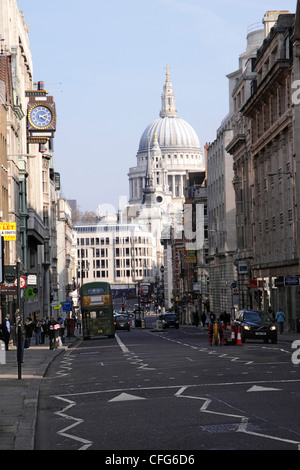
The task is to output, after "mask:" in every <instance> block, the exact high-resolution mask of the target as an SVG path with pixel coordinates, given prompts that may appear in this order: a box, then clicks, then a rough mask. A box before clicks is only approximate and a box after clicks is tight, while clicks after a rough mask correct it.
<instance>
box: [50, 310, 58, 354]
mask: <svg viewBox="0 0 300 470" xmlns="http://www.w3.org/2000/svg"><path fill="white" fill-rule="evenodd" d="M56 325H57V322H56V321H55V320H54V317H53V316H52V317H51V318H50V321H49V323H48V328H49V330H48V334H49V349H54V348H55V340H56V328H55V327H56Z"/></svg>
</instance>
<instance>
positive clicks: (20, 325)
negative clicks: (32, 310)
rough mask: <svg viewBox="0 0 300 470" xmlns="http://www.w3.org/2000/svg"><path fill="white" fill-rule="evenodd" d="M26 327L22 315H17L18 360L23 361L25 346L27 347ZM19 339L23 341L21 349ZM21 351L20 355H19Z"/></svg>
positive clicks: (16, 340) (16, 339)
mask: <svg viewBox="0 0 300 470" xmlns="http://www.w3.org/2000/svg"><path fill="white" fill-rule="evenodd" d="M25 336H26V332H25V327H24V325H23V323H22V320H21V317H20V316H17V317H16V324H15V344H16V346H17V360H18V361H19V359H20V360H21V362H24V348H25ZM19 339H20V341H21V343H20V349H19V347H18V346H19ZM19 352H20V357H19Z"/></svg>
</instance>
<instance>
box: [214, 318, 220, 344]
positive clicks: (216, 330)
mask: <svg viewBox="0 0 300 470" xmlns="http://www.w3.org/2000/svg"><path fill="white" fill-rule="evenodd" d="M214 339H215V346H218V344H219V328H218V323H215V324H214Z"/></svg>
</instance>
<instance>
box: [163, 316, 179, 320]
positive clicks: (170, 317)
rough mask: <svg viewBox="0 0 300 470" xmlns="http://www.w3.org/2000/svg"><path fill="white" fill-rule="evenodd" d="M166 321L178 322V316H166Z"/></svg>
mask: <svg viewBox="0 0 300 470" xmlns="http://www.w3.org/2000/svg"><path fill="white" fill-rule="evenodd" d="M165 320H167V321H174V320H177V317H176V315H165Z"/></svg>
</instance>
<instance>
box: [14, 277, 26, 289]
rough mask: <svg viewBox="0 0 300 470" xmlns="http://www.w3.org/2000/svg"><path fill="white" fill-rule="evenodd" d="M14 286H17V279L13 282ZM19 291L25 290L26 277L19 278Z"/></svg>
mask: <svg viewBox="0 0 300 470" xmlns="http://www.w3.org/2000/svg"><path fill="white" fill-rule="evenodd" d="M14 285H15V286H16V285H17V279H16V280H15V282H14ZM20 289H26V276H20Z"/></svg>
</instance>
